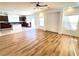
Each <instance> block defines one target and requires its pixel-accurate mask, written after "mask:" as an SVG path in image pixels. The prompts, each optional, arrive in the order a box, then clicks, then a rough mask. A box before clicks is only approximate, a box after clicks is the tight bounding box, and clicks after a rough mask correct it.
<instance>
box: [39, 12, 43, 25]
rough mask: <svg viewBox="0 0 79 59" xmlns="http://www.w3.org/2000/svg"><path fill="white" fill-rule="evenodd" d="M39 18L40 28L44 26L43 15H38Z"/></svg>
mask: <svg viewBox="0 0 79 59" xmlns="http://www.w3.org/2000/svg"><path fill="white" fill-rule="evenodd" d="M39 18H40V26H44V15H43V13H40V14H39Z"/></svg>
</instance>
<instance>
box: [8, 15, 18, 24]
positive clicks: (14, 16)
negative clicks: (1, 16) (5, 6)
mask: <svg viewBox="0 0 79 59" xmlns="http://www.w3.org/2000/svg"><path fill="white" fill-rule="evenodd" d="M8 19H9V22H19V16H18V15H8Z"/></svg>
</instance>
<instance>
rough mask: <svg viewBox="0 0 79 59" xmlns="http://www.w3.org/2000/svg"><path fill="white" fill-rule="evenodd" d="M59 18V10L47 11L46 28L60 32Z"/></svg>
mask: <svg viewBox="0 0 79 59" xmlns="http://www.w3.org/2000/svg"><path fill="white" fill-rule="evenodd" d="M59 19H60V13H59V12H53V11H50V12H47V13H45V30H48V31H52V32H58V25H59Z"/></svg>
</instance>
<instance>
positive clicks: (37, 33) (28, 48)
mask: <svg viewBox="0 0 79 59" xmlns="http://www.w3.org/2000/svg"><path fill="white" fill-rule="evenodd" d="M78 41H79V38H75V37H71V36H66V35H60V34H57V33H53V32H49V31H43V30H39V29H38V30H34V29H31V30H29V31H23V32H20V33H15V34H10V35H5V36H0V56H76V55H79V42H78Z"/></svg>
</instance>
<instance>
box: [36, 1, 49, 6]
mask: <svg viewBox="0 0 79 59" xmlns="http://www.w3.org/2000/svg"><path fill="white" fill-rule="evenodd" d="M41 3H42V2H41ZM41 3H40V2H36V7H47V6H48V5H47V4H41Z"/></svg>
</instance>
